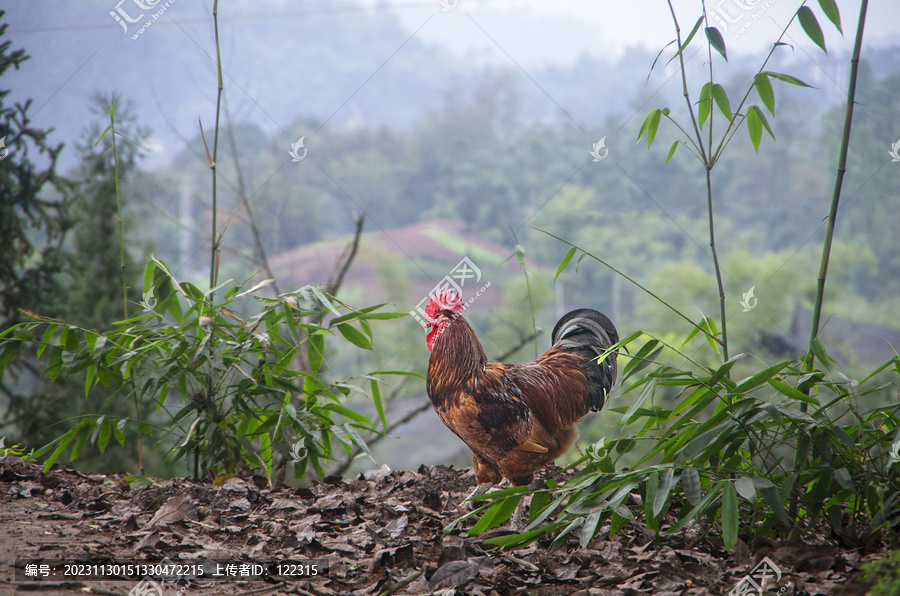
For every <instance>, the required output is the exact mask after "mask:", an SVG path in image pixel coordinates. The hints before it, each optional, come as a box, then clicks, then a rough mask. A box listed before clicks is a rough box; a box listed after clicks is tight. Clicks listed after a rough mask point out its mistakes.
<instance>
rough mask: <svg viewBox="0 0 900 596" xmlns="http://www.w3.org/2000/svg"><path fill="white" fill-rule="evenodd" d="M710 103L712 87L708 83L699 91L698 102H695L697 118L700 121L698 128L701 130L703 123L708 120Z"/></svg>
mask: <svg viewBox="0 0 900 596" xmlns="http://www.w3.org/2000/svg"><path fill="white" fill-rule="evenodd" d="M711 103H712V86H711V85H710V84H709V83H706V84H705V85H703V87H702V88H701V89H700V100H699V101H698V102H697V116H698V117H699V119H700V128H703V123H704V122H706V119H707V118H709V112H710V108H711V105H710V104H711Z"/></svg>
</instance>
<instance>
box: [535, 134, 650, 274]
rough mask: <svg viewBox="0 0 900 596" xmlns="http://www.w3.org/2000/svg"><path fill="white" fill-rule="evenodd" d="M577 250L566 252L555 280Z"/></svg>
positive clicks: (572, 249)
mask: <svg viewBox="0 0 900 596" xmlns="http://www.w3.org/2000/svg"><path fill="white" fill-rule="evenodd" d="M638 140H639V141H640V140H641V139H640V137H638ZM576 252H578V249H577V248H574V247H573V248H570V249H569V252H567V253H566V256H565V258H563V260H562V263H560V264H559V267H558V268H557V269H556V276H555V277H554V278H553V281H554V282H555V281H556V280H557V279H559V276H560V275H561V274H562V272H563V271H565V270H566V267H568V266H569V261H571V260H572V257H574V256H575V253H576Z"/></svg>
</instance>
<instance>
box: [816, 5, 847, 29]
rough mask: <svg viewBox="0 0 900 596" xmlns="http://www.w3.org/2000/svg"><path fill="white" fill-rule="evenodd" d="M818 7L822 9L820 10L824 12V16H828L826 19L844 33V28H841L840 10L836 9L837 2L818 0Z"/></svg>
mask: <svg viewBox="0 0 900 596" xmlns="http://www.w3.org/2000/svg"><path fill="white" fill-rule="evenodd" d="M819 7H820V8H821V9H822V12H824V13H825V16H826V17H828V20H829V21H831V22H832V23H833V24H834V26H835V27H837V30H838V31H839V32H840V33H841V35H843V34H844V30H843V29H841V12H840V11H839V10H838V6H837V3H836V2H835V1H834V0H819Z"/></svg>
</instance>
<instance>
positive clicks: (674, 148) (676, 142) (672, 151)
mask: <svg viewBox="0 0 900 596" xmlns="http://www.w3.org/2000/svg"><path fill="white" fill-rule="evenodd" d="M676 149H678V141H675V142H674V143H672V146H671V147H669V154H668V155H667V156H666V162H665V163H664V164H663V166H665V165H667V164H668V163H669V160H670V159H672V156H673V155H675V150H676Z"/></svg>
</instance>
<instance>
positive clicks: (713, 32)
mask: <svg viewBox="0 0 900 596" xmlns="http://www.w3.org/2000/svg"><path fill="white" fill-rule="evenodd" d="M706 39H708V40H709V45H711V46H712V47H713V49H714V50H715V51H717V52H719V53H720V54H722V57H723V58H725V62H728V55H727V54H726V53H725V40H724V39H722V34H721V33H719V30H718V29H716V28H715V27H707V28H706Z"/></svg>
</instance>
